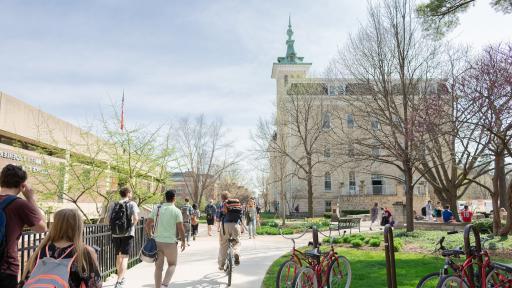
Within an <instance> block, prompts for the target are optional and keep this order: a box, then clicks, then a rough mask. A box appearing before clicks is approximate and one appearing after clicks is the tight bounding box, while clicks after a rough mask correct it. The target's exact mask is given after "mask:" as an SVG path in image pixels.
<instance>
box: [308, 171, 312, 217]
mask: <svg viewBox="0 0 512 288" xmlns="http://www.w3.org/2000/svg"><path fill="white" fill-rule="evenodd" d="M307 182H308V183H307V184H308V215H309V217H313V177H312V176H311V175H308V180H307Z"/></svg>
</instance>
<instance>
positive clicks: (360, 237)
mask: <svg viewBox="0 0 512 288" xmlns="http://www.w3.org/2000/svg"><path fill="white" fill-rule="evenodd" d="M352 238H354V239H357V240H361V241H364V238H366V237H365V236H364V235H361V234H354V235H352Z"/></svg>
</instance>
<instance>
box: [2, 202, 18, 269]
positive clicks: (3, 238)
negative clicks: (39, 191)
mask: <svg viewBox="0 0 512 288" xmlns="http://www.w3.org/2000/svg"><path fill="white" fill-rule="evenodd" d="M16 199H18V197H16V196H14V195H8V196H6V197H5V198H4V199H3V200H2V201H0V261H1V260H2V259H3V258H4V255H5V248H6V247H5V246H6V245H7V237H6V231H5V229H6V225H7V217H6V216H5V208H7V206H9V204H11V203H12V202H14V200H16Z"/></svg>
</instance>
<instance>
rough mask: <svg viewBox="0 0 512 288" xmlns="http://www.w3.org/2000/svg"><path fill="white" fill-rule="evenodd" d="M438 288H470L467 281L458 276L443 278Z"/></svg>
mask: <svg viewBox="0 0 512 288" xmlns="http://www.w3.org/2000/svg"><path fill="white" fill-rule="evenodd" d="M437 288H469V286H468V285H467V284H466V281H464V280H463V279H461V278H460V277H457V276H448V275H447V276H443V277H441V279H440V280H439V283H437Z"/></svg>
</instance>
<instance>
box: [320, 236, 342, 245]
mask: <svg viewBox="0 0 512 288" xmlns="http://www.w3.org/2000/svg"><path fill="white" fill-rule="evenodd" d="M342 242H343V240H342V238H341V237H339V236H336V237H333V238H332V243H333V244H340V243H342ZM322 243H327V244H330V243H331V239H330V238H329V237H324V238H323V239H322Z"/></svg>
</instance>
